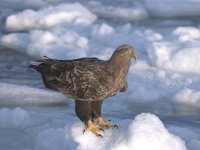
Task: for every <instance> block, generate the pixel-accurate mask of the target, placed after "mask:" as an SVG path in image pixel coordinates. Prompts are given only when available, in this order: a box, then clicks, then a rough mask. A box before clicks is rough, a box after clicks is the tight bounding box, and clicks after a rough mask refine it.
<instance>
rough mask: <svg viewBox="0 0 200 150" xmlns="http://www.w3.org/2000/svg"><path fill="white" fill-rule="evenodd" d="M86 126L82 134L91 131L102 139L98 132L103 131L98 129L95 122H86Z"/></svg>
mask: <svg viewBox="0 0 200 150" xmlns="http://www.w3.org/2000/svg"><path fill="white" fill-rule="evenodd" d="M86 126H87V127H86V128H85V129H84V130H83V133H85V132H86V131H91V132H92V133H94V134H95V135H96V136H98V137H103V136H102V135H101V134H100V133H99V132H100V131H103V132H104V130H103V129H102V128H100V127H98V125H97V124H96V123H95V122H93V121H91V120H89V121H87V123H86Z"/></svg>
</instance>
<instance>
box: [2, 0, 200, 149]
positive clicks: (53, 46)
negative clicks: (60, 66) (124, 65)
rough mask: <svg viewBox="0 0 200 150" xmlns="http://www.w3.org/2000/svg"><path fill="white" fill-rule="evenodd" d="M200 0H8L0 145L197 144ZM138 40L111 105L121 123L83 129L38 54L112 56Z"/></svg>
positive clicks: (106, 112) (110, 114) (108, 113)
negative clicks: (50, 85)
mask: <svg viewBox="0 0 200 150" xmlns="http://www.w3.org/2000/svg"><path fill="white" fill-rule="evenodd" d="M199 18H200V0H168V1H162V0H134V1H133V0H124V1H121V0H115V1H113V2H111V1H106V0H101V1H100V0H89V1H86V0H79V1H73V0H64V1H63V0H62V1H61V0H27V1H23V0H9V1H8V0H0V24H1V26H0V70H1V71H0V150H16V149H17V150H68V149H69V150H76V149H77V150H93V149H97V150H110V149H112V150H149V149H153V150H186V149H188V150H199V147H200V19H199ZM125 43H126V44H130V45H132V46H134V48H135V50H136V52H137V54H138V60H137V61H136V62H135V61H133V62H132V66H131V69H130V71H129V74H128V77H127V81H128V84H129V89H128V91H127V92H125V93H119V94H117V95H116V96H115V97H111V98H108V99H106V100H105V101H104V103H103V108H102V116H103V118H105V120H111V123H112V124H117V125H118V127H119V128H118V129H111V130H106V131H105V133H103V132H102V133H101V134H102V136H103V138H98V137H96V136H95V135H93V134H91V133H85V134H83V129H84V124H83V123H82V122H81V121H79V119H78V118H77V117H76V115H75V111H74V101H73V100H71V99H68V98H66V97H64V96H63V95H62V94H60V93H56V92H53V91H50V90H48V89H46V88H45V87H44V85H43V83H42V80H41V77H40V75H39V73H37V72H36V71H34V70H31V69H30V68H28V65H29V64H30V61H32V60H38V59H41V58H42V57H43V56H48V57H51V58H57V59H73V58H79V57H98V58H100V59H108V58H109V57H110V56H111V54H112V52H113V51H114V50H115V49H116V48H117V47H118V46H120V45H121V44H125Z"/></svg>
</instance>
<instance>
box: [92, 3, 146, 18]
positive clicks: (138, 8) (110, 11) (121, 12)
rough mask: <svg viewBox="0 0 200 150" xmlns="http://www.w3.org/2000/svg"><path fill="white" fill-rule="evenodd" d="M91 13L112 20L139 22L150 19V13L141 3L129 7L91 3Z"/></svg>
mask: <svg viewBox="0 0 200 150" xmlns="http://www.w3.org/2000/svg"><path fill="white" fill-rule="evenodd" d="M89 6H90V8H91V11H92V12H94V13H95V14H97V15H98V16H100V17H103V18H106V19H112V20H121V21H129V22H139V21H143V20H145V19H147V18H148V12H147V11H146V9H145V8H144V6H143V5H141V4H140V3H139V2H135V3H133V4H131V7H130V5H129V6H128V7H127V6H113V5H102V4H99V3H90V5H89Z"/></svg>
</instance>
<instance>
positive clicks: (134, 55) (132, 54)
mask: <svg viewBox="0 0 200 150" xmlns="http://www.w3.org/2000/svg"><path fill="white" fill-rule="evenodd" d="M131 57H133V58H134V59H135V60H136V59H137V54H136V52H135V50H134V49H133V50H132V51H131Z"/></svg>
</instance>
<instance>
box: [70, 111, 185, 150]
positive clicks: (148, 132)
mask: <svg viewBox="0 0 200 150" xmlns="http://www.w3.org/2000/svg"><path fill="white" fill-rule="evenodd" d="M118 125H119V129H118V130H108V131H106V133H105V135H104V134H102V135H103V136H104V137H103V138H102V139H99V138H98V137H96V136H95V135H92V134H91V133H85V134H84V135H83V134H82V130H83V127H82V126H80V125H78V124H75V125H74V126H72V137H73V138H74V140H75V141H76V142H77V143H78V146H77V149H81V150H86V149H87V150H92V149H94V148H95V149H97V150H102V149H113V150H114V149H115V150H118V149H119V150H120V149H126V150H132V149H134V150H148V149H153V150H174V149H176V150H186V146H185V143H184V141H183V140H181V139H180V138H179V137H178V136H175V135H173V134H171V133H170V132H169V131H168V130H167V129H166V128H165V127H164V125H163V123H162V122H161V121H160V119H159V118H158V117H157V116H155V115H153V114H149V113H142V114H140V115H138V116H136V117H135V119H134V120H133V121H130V120H123V121H121V122H119V123H118ZM118 131H119V132H118Z"/></svg>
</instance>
